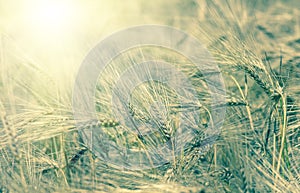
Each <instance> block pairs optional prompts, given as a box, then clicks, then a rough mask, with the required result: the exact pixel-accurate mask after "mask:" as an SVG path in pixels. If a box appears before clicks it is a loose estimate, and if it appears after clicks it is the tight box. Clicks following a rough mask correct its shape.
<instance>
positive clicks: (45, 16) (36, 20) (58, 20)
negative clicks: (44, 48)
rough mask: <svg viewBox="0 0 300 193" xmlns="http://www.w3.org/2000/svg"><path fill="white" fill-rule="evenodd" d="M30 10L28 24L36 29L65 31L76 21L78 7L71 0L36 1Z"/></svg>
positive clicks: (56, 31) (54, 31)
mask: <svg viewBox="0 0 300 193" xmlns="http://www.w3.org/2000/svg"><path fill="white" fill-rule="evenodd" d="M27 11H28V14H27V15H28V18H27V19H28V24H29V25H31V26H30V27H31V28H32V29H33V30H34V31H40V32H41V31H42V32H44V33H47V34H53V33H59V34H61V33H65V32H66V31H67V30H70V29H71V28H72V25H74V24H75V22H76V14H78V13H76V7H75V4H74V3H72V2H70V1H50V0H43V1H36V3H34V4H31V7H30V8H29V9H27Z"/></svg>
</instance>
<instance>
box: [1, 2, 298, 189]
mask: <svg viewBox="0 0 300 193" xmlns="http://www.w3.org/2000/svg"><path fill="white" fill-rule="evenodd" d="M113 2H114V4H113V6H112V7H114V6H115V7H117V5H119V7H118V8H116V9H117V10H118V11H119V13H118V14H119V16H118V17H116V19H118V20H121V19H123V20H122V24H119V25H117V24H112V25H116V26H117V27H115V26H114V27H112V28H113V29H118V28H121V27H124V26H125V27H126V26H130V25H131V24H134V25H137V24H139V25H142V24H147V23H151V24H153V23H158V24H164V25H169V26H173V27H176V28H179V29H181V30H183V31H186V32H187V33H189V34H192V35H193V36H194V37H195V38H197V39H198V40H199V41H200V42H201V43H202V44H203V45H205V47H206V48H207V49H208V51H209V52H210V54H211V55H212V57H213V58H214V60H215V61H216V63H217V65H218V67H219V68H220V71H221V74H222V76H223V80H224V84H225V86H226V93H225V92H224V93H223V94H224V96H222V97H223V98H224V99H225V101H224V103H219V104H214V105H215V106H213V107H212V106H211V103H212V99H211V98H212V97H211V95H210V94H211V93H209V92H208V91H207V85H206V84H207V83H206V81H205V79H204V78H203V74H202V72H200V71H199V70H198V69H197V68H195V65H193V64H192V63H191V62H190V61H189V60H187V59H186V58H185V57H184V56H182V55H180V54H178V53H174V52H171V51H170V50H166V49H162V48H157V47H156V48H154V47H151V46H149V47H143V48H135V49H131V50H129V51H128V52H126V53H122V54H120V55H119V56H118V57H117V58H115V59H114V60H113V61H112V62H111V63H110V65H108V66H107V68H105V70H103V72H102V73H101V76H99V79H98V81H97V86H96V92H95V96H94V97H95V98H94V102H95V104H94V107H95V109H96V112H97V117H98V118H99V119H98V120H85V121H83V122H82V123H80V124H78V122H77V120H75V119H74V116H73V113H74V112H73V107H72V92H73V88H74V82H75V78H76V73H77V69H78V66H79V65H77V64H80V62H81V59H82V58H84V56H85V55H86V54H87V52H83V51H82V50H85V51H88V48H91V47H92V46H91V45H95V44H93V43H90V45H88V46H86V47H85V48H86V49H82V50H80V49H79V50H76V52H75V51H74V55H75V54H76V53H78V55H79V56H78V55H76V56H71V55H68V54H67V56H66V58H67V59H65V58H62V57H57V58H55V59H53V61H52V60H51V61H50V62H49V61H47V62H48V63H47V64H39V62H37V61H36V60H34V59H33V57H31V56H30V53H31V54H32V53H34V52H33V51H28V52H27V51H26V49H21V48H20V46H19V44H18V41H17V40H16V39H18V38H16V37H15V36H14V35H11V34H10V33H9V30H7V29H8V28H5V27H3V26H7V25H6V24H4V22H2V23H1V21H4V19H0V37H1V39H0V89H1V92H0V193H2V192H3V193H8V192H9V193H11V192H28V193H30V192H41V193H42V192H74V193H83V192H132V193H134V192H143V193H144V192H145V193H146V192H158V193H159V192H161V193H163V192H166V193H167V192H168V193H169V192H170V193H172V192H180V193H181V192H186V193H209V192H243V193H254V192H274V193H275V192H276V193H279V192H282V193H287V192H291V193H296V192H300V120H299V119H300V117H299V116H300V113H298V111H299V112H300V107H298V106H300V101H299V100H300V85H299V81H300V54H299V53H300V7H299V5H298V2H297V0H288V1H283V0H282V1H280V0H273V1H272V0H266V1H263V0H261V1H259V0H255V1H243V0H227V1H221V0H220V1H219V0H215V1H205V0H203V1H202V0H198V1H197V0H187V1H177V0H176V1H174V2H173V1H170V2H168V3H167V1H165V2H163V1H162V2H159V1H154V2H153V3H151V2H146V1H143V2H142V1H134V2H131V4H132V5H131V4H130V6H131V9H130V10H129V11H128V12H126V9H125V8H127V7H130V6H129V5H126V3H124V2H122V3H121V1H113ZM4 4H5V3H4V2H2V1H0V5H1V6H4ZM95 4H96V3H95ZM128 4H129V2H128ZM122 6H124V7H125V8H120V7H122ZM120 10H122V11H120ZM137 10H138V11H137ZM153 10H155V11H153ZM152 12H153V13H152ZM131 13H132V14H133V13H135V14H138V15H140V16H141V17H140V18H138V19H140V21H136V20H135V21H134V19H133V18H135V19H137V18H136V16H135V15H134V14H133V16H132V15H130V14H131ZM103 14H106V12H105V13H103ZM99 17H100V16H99ZM138 19H137V20H138ZM94 25H96V24H94ZM103 26H104V25H103ZM2 27H3V28H2ZM100 28H101V27H100ZM103 31H109V30H108V27H107V28H105V29H103ZM74 33H75V32H74ZM82 33H83V32H82ZM103 33H104V32H103ZM99 34H100V32H99ZM99 34H96V33H95V34H93V35H92V36H93V38H94V39H96V38H95V36H98V35H99ZM107 34H108V33H107ZM17 35H18V34H17ZM85 35H86V34H85ZM93 38H92V39H90V42H92V41H93V40H94V39H93ZM78 41H79V40H78ZM57 42H59V40H58V41H57ZM87 44H88V43H87ZM70 46H75V43H74V42H72V44H70ZM80 46H81V45H80ZM82 47H84V45H82ZM23 48H24V46H23ZM66 52H67V51H66ZM43 54H45V55H46V56H47V55H50V56H51V57H52V53H51V52H50V51H49V52H47V50H44V53H43ZM74 58H75V59H76V61H77V60H78V58H81V59H79V60H78V61H79V62H74V60H75V59H74ZM145 59H147V60H156V59H160V60H161V59H162V60H164V61H167V62H168V63H170V64H172V65H174V66H175V67H176V68H177V69H179V70H180V71H181V72H182V73H183V74H184V75H185V76H186V77H188V79H189V81H190V82H191V85H192V86H193V88H194V91H195V93H196V96H197V97H196V98H197V100H199V101H186V104H187V105H180V104H179V102H178V101H179V100H188V99H186V98H180V96H178V95H176V93H175V92H174V90H173V89H172V88H170V87H167V86H165V85H162V84H158V83H156V82H151V83H149V84H146V83H145V84H140V85H139V86H138V87H137V88H135V90H134V91H133V92H132V93H131V99H130V102H128V104H126V105H128V108H129V109H130V115H129V116H131V117H132V120H136V121H137V122H138V123H140V124H141V125H142V126H141V128H140V129H141V130H145V131H149V130H151V128H150V129H149V127H155V128H156V129H157V132H152V133H151V132H149V133H150V134H149V135H147V136H142V135H141V134H139V133H135V132H131V130H130V128H127V127H126V126H124V125H122V124H121V123H122V120H121V119H122V117H121V116H114V115H115V114H114V111H113V110H112V109H113V108H114V107H113V106H112V105H111V101H112V98H113V96H112V95H113V94H112V89H113V88H114V85H116V84H118V76H120V74H122V72H123V71H125V70H126V69H130V67H131V66H132V65H134V64H138V63H140V62H142V61H144V60H145ZM60 60H61V61H60ZM63 60H66V61H67V62H66V61H63ZM38 61H39V60H38ZM51 62H53V63H55V65H54V64H53V66H51ZM59 62H61V64H60V63H59ZM72 62H73V63H72ZM74 63H76V65H75V64H74ZM48 64H49V65H48ZM74 66H75V67H74ZM132 79H134V78H132ZM122 84H124V83H122ZM125 86H126V82H125ZM156 101H161V102H162V103H163V104H164V105H165V107H164V108H163V109H155V108H154V109H153V108H152V109H151V108H150V107H149V106H150V104H152V103H155V102H156ZM158 106H159V105H158ZM157 108H160V107H157ZM213 108H217V109H218V108H226V114H225V119H224V122H223V125H222V127H221V130H220V133H219V134H218V137H217V139H216V141H214V142H213V143H211V144H209V146H205V147H203V146H201V144H203V140H204V139H203V132H202V131H203V130H205V128H206V127H207V125H209V123H210V122H211V121H212V120H211V111H212V109H213ZM191 109H192V110H191ZM190 111H193V112H196V113H198V114H199V117H200V119H199V121H198V122H197V121H196V123H197V124H194V125H193V124H189V123H190V121H191V120H193V119H196V118H195V116H194V114H193V113H190V114H188V115H189V116H186V117H184V120H185V121H186V122H187V123H186V124H187V125H189V126H190V127H192V129H193V131H194V134H195V136H196V138H195V140H193V141H190V142H189V143H188V144H187V145H186V146H185V149H184V150H183V151H181V152H179V153H177V154H176V155H175V153H174V155H172V156H171V159H170V160H168V161H165V162H164V163H163V164H158V165H155V164H153V165H151V164H150V167H147V168H142V169H140V168H139V169H138V170H134V169H130V168H128V167H119V166H117V165H115V164H112V163H110V162H109V161H107V160H106V159H105V157H106V156H107V155H105V153H106V152H105V151H106V150H105V149H106V148H105V147H103V149H101V148H100V149H97V148H98V146H96V147H95V149H96V152H97V153H96V152H95V150H94V149H93V148H94V146H93V148H90V147H89V146H88V145H87V144H86V141H85V140H86V138H84V137H83V136H82V134H81V133H80V131H81V130H85V129H101V130H102V131H103V132H104V133H105V134H106V135H108V136H109V140H111V141H113V143H114V144H117V145H119V146H125V147H127V148H131V149H132V151H133V152H135V151H140V150H141V149H142V150H151V149H152V148H155V147H157V146H158V144H165V143H168V140H170V138H171V136H172V132H174V131H176V129H178V127H179V126H178V124H177V122H176V121H177V118H178V114H180V113H182V112H190ZM162 120H163V121H162ZM191 122H192V121H191ZM147 129H148V130H147ZM138 131H139V130H138ZM151 131H152V130H151ZM84 139H85V140H84ZM96 139H98V138H96ZM99 140H100V141H101V139H99ZM95 143H97V142H95ZM169 145H170V144H169ZM171 145H172V144H171ZM206 147H208V148H207V149H205V148H206ZM116 149H118V148H116ZM171 149H172V148H171ZM142 159H147V158H142V157H138V156H136V157H135V159H134V160H135V161H136V162H135V163H136V164H141V163H142V162H143V161H144V160H142ZM147 163H148V162H147ZM150 163H151V161H150Z"/></svg>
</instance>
